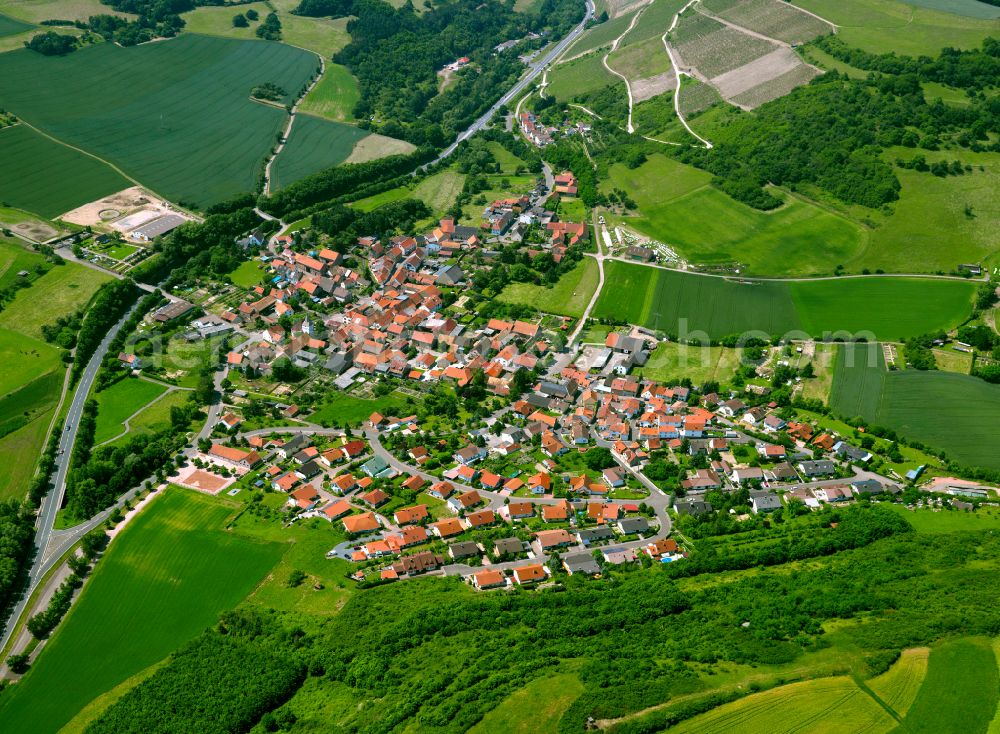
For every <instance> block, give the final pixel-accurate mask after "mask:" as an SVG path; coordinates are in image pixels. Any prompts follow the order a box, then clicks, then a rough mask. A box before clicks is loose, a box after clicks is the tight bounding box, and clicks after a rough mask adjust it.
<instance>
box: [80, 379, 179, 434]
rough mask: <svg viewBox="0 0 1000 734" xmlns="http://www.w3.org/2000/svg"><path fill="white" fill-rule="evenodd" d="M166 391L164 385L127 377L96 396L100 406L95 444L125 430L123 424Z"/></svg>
mask: <svg viewBox="0 0 1000 734" xmlns="http://www.w3.org/2000/svg"><path fill="white" fill-rule="evenodd" d="M165 391H166V388H165V387H163V386H162V385H157V384H156V383H154V382H147V381H146V380H140V379H139V378H137V377H126V378H125V379H124V380H119V381H118V382H116V383H115V384H114V385H112V386H111V387H109V388H107V389H106V390H102V391H101V392H99V393H96V394H95V395H94V398H95V399H96V400H97V404H98V406H99V408H98V413H97V430H96V432H95V434H94V442H95V443H104V442H105V441H107V440H109V439H112V438H114V437H115V436H117V435H118V434H119V433H121V432H122V431H124V430H125V427H124V426H123V425H122V422H123V421H124V420H125V419H126V418H128V417H129V416H130V415H132V414H133V413H135V412H136V411H138V410H140V409H141V408H142V407H143V406H144V405H146V404H147V403H149V402H150V401H152V400H153V399H155V398H157V397H159V396H160V395H162V394H163V393H164V392H165Z"/></svg>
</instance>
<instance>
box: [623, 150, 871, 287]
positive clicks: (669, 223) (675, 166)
mask: <svg viewBox="0 0 1000 734" xmlns="http://www.w3.org/2000/svg"><path fill="white" fill-rule="evenodd" d="M608 174H609V176H608V182H607V184H606V188H607V189H608V190H611V189H612V188H620V189H623V190H625V191H626V192H628V193H629V195H630V196H631V197H632V198H633V199H634V200H635V202H636V204H637V205H638V208H637V211H638V214H637V215H636V216H634V217H628V218H625V219H624V220H623V222H624V223H625V224H628V225H630V226H632V227H634V228H635V229H637V230H638V231H640V232H642V233H643V234H646V235H648V236H650V237H652V238H653V239H656V240H659V241H661V242H663V243H665V244H667V245H670V246H671V247H673V248H674V249H676V250H677V251H678V252H679V253H680V254H681V256H682V257H684V258H685V259H687V260H689V261H690V262H692V263H696V264H701V265H718V264H727V263H739V264H740V265H741V267H742V272H746V273H748V274H751V273H752V274H755V275H777V276H781V275H795V276H802V275H820V274H830V273H832V272H833V270H834V268H835V267H836V266H837V265H838V264H841V263H844V262H848V261H850V260H852V259H853V258H855V257H857V256H858V255H859V254H860V253H861V252H862V251H863V250H864V248H865V246H866V244H867V233H866V231H865V230H864V229H863V228H862V227H861V226H859V225H858V224H856V223H854V222H852V221H850V220H849V219H847V218H845V217H842V216H840V215H837V214H833V213H831V212H828V211H825V210H823V209H821V208H819V207H818V206H815V205H813V204H811V203H809V202H807V201H805V200H803V199H800V198H798V197H793V196H790V195H785V197H784V198H785V200H786V204H785V205H784V206H782V207H781V208H779V209H777V210H775V211H772V212H761V211H758V210H756V209H753V208H751V207H749V206H747V205H746V204H742V203H740V202H738V201H736V200H735V199H732V198H730V197H729V196H727V195H726V194H724V193H722V192H721V191H719V190H718V189H716V188H714V187H713V186H711V185H710V182H711V179H712V176H711V174H709V173H707V172H705V171H702V170H699V169H697V168H694V167H693V166H687V165H685V164H683V163H679V162H677V161H675V160H673V159H671V158H667V157H666V156H662V155H654V156H651V157H650V158H649V160H648V161H646V163H644V164H643V165H642V166H640V167H639V168H636V169H629V168H627V167H626V166H624V165H623V164H620V163H618V164H615V165H613V166H611V167H610V168H609V170H608ZM817 242H822V243H823V246H822V247H817V246H816V243H817Z"/></svg>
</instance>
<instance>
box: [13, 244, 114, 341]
mask: <svg viewBox="0 0 1000 734" xmlns="http://www.w3.org/2000/svg"><path fill="white" fill-rule="evenodd" d="M109 280H111V276H109V275H106V274H105V273H102V272H101V271H100V270H94V269H93V268H88V267H84V266H83V265H78V264H76V263H71V262H68V263H66V264H65V265H59V266H57V267H54V268H52V269H51V270H50V271H49V272H47V273H46V274H45V275H43V276H42V277H41V278H39V279H38V280H36V281H35V282H34V283H32V284H31V287H30V288H27V289H25V290H22V291H21V292H20V293H18V295H17V298H15V299H14V301H13V302H12V303H10V304H8V305H7V307H6V308H5V309H4V310H3V311H0V327H3V328H7V329H14V330H15V331H20V332H21V333H23V334H27V335H28V336H31V337H34V338H36V339H41V338H42V326H44V325H45V324H51V323H53V322H54V321H55V320H56V318H57V317H58V316H65V315H67V314H70V313H72V312H73V311H76V310H77V309H78V308H80V306H83V305H85V304H86V303H87V302H88V301H89V300H90V299H91V297H92V296H93V295H94V293H96V292H97V289H98V288H100V287H101V286H102V285H103V284H104V283H106V282H107V281H109Z"/></svg>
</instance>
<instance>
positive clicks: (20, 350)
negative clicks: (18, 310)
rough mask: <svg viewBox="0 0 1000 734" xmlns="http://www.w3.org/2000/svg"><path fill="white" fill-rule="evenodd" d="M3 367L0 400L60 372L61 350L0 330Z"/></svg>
mask: <svg viewBox="0 0 1000 734" xmlns="http://www.w3.org/2000/svg"><path fill="white" fill-rule="evenodd" d="M0 364H3V369H2V370H0V396H6V395H10V394H11V393H12V392H14V391H17V390H19V389H21V388H22V387H23V386H24V385H26V384H28V383H29V382H31V381H32V380H34V379H37V378H38V377H39V376H40V375H44V374H47V373H48V372H51V371H53V370H57V369H58V370H59V371H61V368H60V364H61V362H60V359H59V350H58V349H56V348H55V347H53V346H50V345H48V344H46V343H45V342H43V341H40V340H38V339H32V338H31V337H28V336H25V335H24V334H20V333H18V332H15V331H13V330H11V329H9V328H0ZM0 415H3V414H0Z"/></svg>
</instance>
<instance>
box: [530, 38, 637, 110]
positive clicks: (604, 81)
mask: <svg viewBox="0 0 1000 734" xmlns="http://www.w3.org/2000/svg"><path fill="white" fill-rule="evenodd" d="M608 22H609V23H612V22H614V21H608ZM601 57H602V54H600V53H593V54H588V55H587V56H583V57H581V58H578V59H574V60H573V61H569V62H567V63H565V64H559V65H558V66H555V67H553V68H552V69H551V70H550V71H549V84H548V86H547V87H545V94H546V96H550V95H551V96H552V97H555V98H556V99H557V100H559V101H560V102H567V101H570V100H573V99H575V98H577V97H582V96H586V95H587V94H588V93H590V92H596V91H598V90H600V89H604V87H606V86H608V85H609V84H622V81H621V80H620V79H619V78H618V77H616V76H614V75H613V74H612V73H611V72H609V71H608V70H607V69H605V68H604V65H603V64H602V63H601ZM624 93H625V87H624V85H622V94H624Z"/></svg>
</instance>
